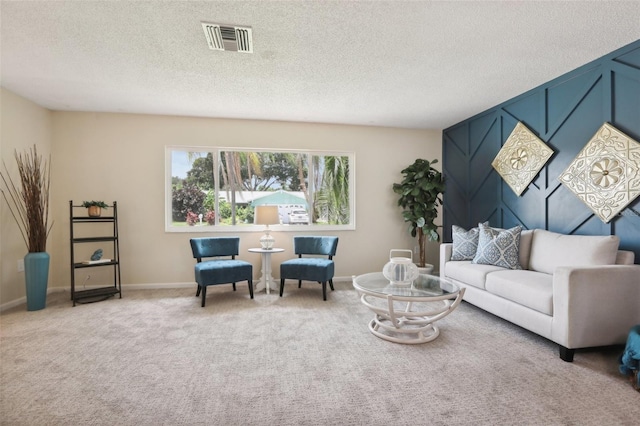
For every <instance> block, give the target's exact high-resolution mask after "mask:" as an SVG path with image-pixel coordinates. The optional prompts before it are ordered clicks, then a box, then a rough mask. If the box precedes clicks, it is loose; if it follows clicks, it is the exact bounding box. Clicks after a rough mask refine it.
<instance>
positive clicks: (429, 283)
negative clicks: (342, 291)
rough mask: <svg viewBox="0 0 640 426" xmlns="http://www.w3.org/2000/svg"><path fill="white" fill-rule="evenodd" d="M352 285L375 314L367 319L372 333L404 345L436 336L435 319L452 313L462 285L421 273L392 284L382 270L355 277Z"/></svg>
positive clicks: (437, 331)
mask: <svg viewBox="0 0 640 426" xmlns="http://www.w3.org/2000/svg"><path fill="white" fill-rule="evenodd" d="M353 287H354V288H355V289H356V290H357V291H358V293H360V295H361V296H360V301H361V302H362V303H363V304H364V305H365V306H366V307H368V308H369V309H371V310H372V311H373V312H374V313H375V316H374V317H373V319H372V320H371V321H370V322H369V330H370V331H371V333H373V334H374V335H375V336H377V337H379V338H381V339H384V340H388V341H390V342H394V343H404V344H418V343H426V342H430V341H432V340H434V339H435V338H436V337H438V335H439V334H440V329H439V328H438V327H437V326H436V325H435V322H436V321H438V320H440V319H442V318H444V317H446V316H447V315H449V314H450V313H451V312H453V310H454V309H455V308H456V307H457V306H458V305H459V304H460V302H461V301H462V296H464V288H463V289H460V288H459V287H458V286H457V285H455V284H453V283H451V282H450V281H448V280H446V279H443V278H440V277H437V276H435V275H421V276H420V277H419V278H417V279H416V280H414V282H413V283H412V284H391V283H390V281H389V280H388V279H386V278H385V277H384V275H382V272H372V273H370V274H363V275H358V276H354V277H353Z"/></svg>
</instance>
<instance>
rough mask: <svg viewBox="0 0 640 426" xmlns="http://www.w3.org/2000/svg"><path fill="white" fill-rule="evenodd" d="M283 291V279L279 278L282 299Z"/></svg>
mask: <svg viewBox="0 0 640 426" xmlns="http://www.w3.org/2000/svg"><path fill="white" fill-rule="evenodd" d="M283 291H284V278H280V297H282V292H283Z"/></svg>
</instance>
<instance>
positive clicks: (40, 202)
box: [0, 145, 53, 311]
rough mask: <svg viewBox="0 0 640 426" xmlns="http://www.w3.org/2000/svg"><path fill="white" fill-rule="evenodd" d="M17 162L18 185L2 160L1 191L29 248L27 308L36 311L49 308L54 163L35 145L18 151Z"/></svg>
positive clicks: (26, 258)
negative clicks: (52, 169) (47, 299)
mask: <svg viewBox="0 0 640 426" xmlns="http://www.w3.org/2000/svg"><path fill="white" fill-rule="evenodd" d="M15 159H16V163H17V165H18V174H19V176H20V179H19V181H17V182H16V181H14V179H12V178H11V176H10V174H9V169H8V168H7V165H6V163H4V161H3V166H4V173H3V172H2V171H0V177H1V178H2V183H3V186H4V188H2V189H0V191H1V192H2V197H3V198H4V200H5V201H6V203H7V206H8V207H9V211H10V212H11V215H12V216H13V218H14V219H15V221H16V223H17V224H18V228H19V229H20V234H21V235H22V238H23V240H24V242H25V244H26V245H27V251H28V253H27V255H26V256H25V258H24V262H25V281H26V289H27V309H28V310H30V311H35V310H39V309H43V308H44V307H45V305H46V294H47V282H48V276H49V254H48V253H47V252H46V250H47V238H48V237H49V233H50V231H51V227H52V226H53V223H49V184H50V176H51V171H50V168H49V163H50V162H51V160H50V159H49V162H47V161H44V160H43V159H42V156H40V155H38V151H37V148H36V146H35V145H34V146H33V148H31V149H30V150H28V151H27V152H26V153H24V154H21V153H18V152H17V151H15Z"/></svg>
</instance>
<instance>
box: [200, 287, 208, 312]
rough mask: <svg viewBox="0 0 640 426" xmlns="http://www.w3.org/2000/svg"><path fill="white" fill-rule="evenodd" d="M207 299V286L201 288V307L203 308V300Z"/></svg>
mask: <svg viewBox="0 0 640 426" xmlns="http://www.w3.org/2000/svg"><path fill="white" fill-rule="evenodd" d="M206 298H207V286H206V285H205V286H202V305H200V306H202V307H203V308H204V300H205V299H206Z"/></svg>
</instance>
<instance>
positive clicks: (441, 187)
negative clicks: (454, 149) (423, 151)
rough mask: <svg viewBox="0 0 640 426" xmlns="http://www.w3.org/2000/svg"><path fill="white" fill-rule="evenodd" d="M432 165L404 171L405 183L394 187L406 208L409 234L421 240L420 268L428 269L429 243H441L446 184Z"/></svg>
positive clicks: (416, 164)
mask: <svg viewBox="0 0 640 426" xmlns="http://www.w3.org/2000/svg"><path fill="white" fill-rule="evenodd" d="M437 162H438V160H437V159H436V160H433V161H431V162H429V161H427V160H423V159H417V160H416V161H415V162H414V163H413V164H412V165H410V166H409V167H407V168H405V169H404V170H402V174H403V175H404V179H403V180H402V182H400V183H394V184H393V192H395V193H396V194H398V195H400V198H399V199H398V206H400V207H402V217H403V218H404V221H405V222H408V223H409V232H410V233H411V236H412V237H417V239H418V247H419V249H420V254H419V256H420V257H419V259H418V262H417V264H418V266H420V267H424V266H425V265H426V241H427V238H428V239H429V240H430V241H440V234H438V226H437V225H436V224H435V223H434V221H435V220H436V218H437V217H438V205H442V194H444V191H445V188H446V186H445V182H444V177H443V176H442V173H441V172H439V171H438V170H436V169H434V168H433V167H432V164H435V163H437Z"/></svg>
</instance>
